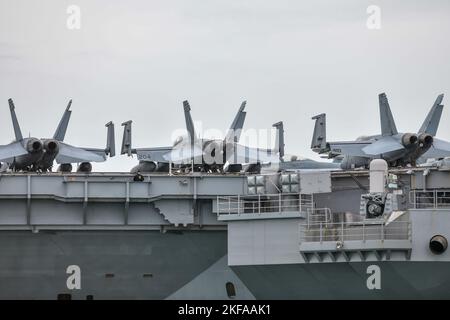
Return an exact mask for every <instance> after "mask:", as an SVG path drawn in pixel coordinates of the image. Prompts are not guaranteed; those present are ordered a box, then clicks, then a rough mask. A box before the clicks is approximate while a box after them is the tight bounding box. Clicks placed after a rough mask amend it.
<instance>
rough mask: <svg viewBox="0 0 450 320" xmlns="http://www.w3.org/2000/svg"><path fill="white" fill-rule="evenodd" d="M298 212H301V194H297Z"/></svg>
mask: <svg viewBox="0 0 450 320" xmlns="http://www.w3.org/2000/svg"><path fill="white" fill-rule="evenodd" d="M298 212H302V194H301V193H299V194H298Z"/></svg>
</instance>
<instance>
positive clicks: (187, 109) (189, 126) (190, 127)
mask: <svg viewBox="0 0 450 320" xmlns="http://www.w3.org/2000/svg"><path fill="white" fill-rule="evenodd" d="M183 109H184V120H185V121H186V130H187V132H188V133H189V138H190V139H191V144H194V142H195V140H197V136H196V135H195V128H194V121H192V117H191V106H190V105H189V102H188V101H187V100H185V101H183Z"/></svg>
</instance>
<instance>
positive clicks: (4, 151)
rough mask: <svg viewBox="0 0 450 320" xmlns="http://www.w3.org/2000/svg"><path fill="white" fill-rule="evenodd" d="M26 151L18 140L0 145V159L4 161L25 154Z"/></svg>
mask: <svg viewBox="0 0 450 320" xmlns="http://www.w3.org/2000/svg"><path fill="white" fill-rule="evenodd" d="M27 153H28V151H27V150H26V149H25V148H24V147H23V146H22V143H21V142H20V141H17V142H12V143H10V144H7V145H4V146H0V161H6V160H8V159H12V158H14V157H18V156H21V155H24V154H27Z"/></svg>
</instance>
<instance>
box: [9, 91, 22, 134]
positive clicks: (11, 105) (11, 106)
mask: <svg viewBox="0 0 450 320" xmlns="http://www.w3.org/2000/svg"><path fill="white" fill-rule="evenodd" d="M8 103H9V111H10V112H11V120H12V123H13V127H14V134H15V136H16V141H21V140H23V136H22V131H21V130H20V126H19V121H17V116H16V111H15V109H16V108H15V106H14V102H13V101H12V99H8Z"/></svg>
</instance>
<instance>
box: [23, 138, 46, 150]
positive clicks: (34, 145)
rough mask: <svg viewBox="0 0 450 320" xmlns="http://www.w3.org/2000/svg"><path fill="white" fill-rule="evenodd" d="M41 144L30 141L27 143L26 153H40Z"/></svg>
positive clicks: (36, 141) (39, 141) (37, 141)
mask: <svg viewBox="0 0 450 320" xmlns="http://www.w3.org/2000/svg"><path fill="white" fill-rule="evenodd" d="M42 148H43V146H42V142H41V140H39V139H30V140H29V141H28V143H27V148H26V149H27V151H28V152H39V151H42Z"/></svg>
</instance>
